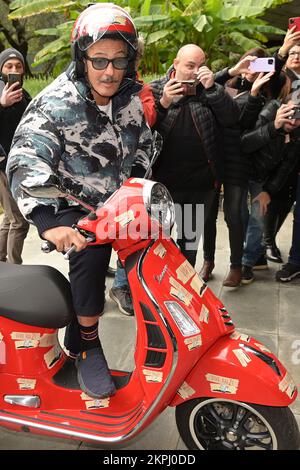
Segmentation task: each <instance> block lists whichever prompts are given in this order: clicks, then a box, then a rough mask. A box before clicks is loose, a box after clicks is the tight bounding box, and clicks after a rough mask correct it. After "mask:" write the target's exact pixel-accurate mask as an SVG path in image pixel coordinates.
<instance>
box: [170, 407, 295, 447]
mask: <svg viewBox="0 0 300 470" xmlns="http://www.w3.org/2000/svg"><path fill="white" fill-rule="evenodd" d="M176 422H177V427H178V430H179V434H180V436H181V438H182V440H183V441H184V443H185V445H186V446H187V447H188V449H190V450H197V449H200V450H277V449H281V450H296V449H298V447H299V444H300V436H299V429H298V425H297V422H296V420H295V417H294V415H293V413H292V412H291V410H290V409H289V408H287V407H272V406H263V405H256V404H252V403H243V402H238V401H234V400H226V399H221V398H199V399H195V400H190V401H187V402H185V403H183V404H181V405H179V406H178V407H177V408H176Z"/></svg>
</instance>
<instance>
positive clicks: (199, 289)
mask: <svg viewBox="0 0 300 470" xmlns="http://www.w3.org/2000/svg"><path fill="white" fill-rule="evenodd" d="M206 287H207V286H206V284H205V282H204V281H202V279H201V278H200V277H199V276H198V274H196V275H195V276H194V277H193V279H192V280H191V288H192V289H193V290H194V291H195V292H196V293H197V294H198V295H200V297H202V295H203V294H204V291H205V289H206Z"/></svg>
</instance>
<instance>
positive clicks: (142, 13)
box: [9, 0, 291, 74]
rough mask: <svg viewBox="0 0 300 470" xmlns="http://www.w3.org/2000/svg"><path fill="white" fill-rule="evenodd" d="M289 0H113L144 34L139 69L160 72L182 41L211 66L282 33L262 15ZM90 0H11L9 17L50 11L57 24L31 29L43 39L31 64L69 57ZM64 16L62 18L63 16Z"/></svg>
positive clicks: (58, 64)
mask: <svg viewBox="0 0 300 470" xmlns="http://www.w3.org/2000/svg"><path fill="white" fill-rule="evenodd" d="M290 1H291V0H243V1H240V0H167V1H162V0H128V1H125V0H123V1H122V0H120V1H118V0H116V1H115V3H117V4H119V5H121V6H123V7H125V8H126V9H128V10H129V11H130V13H131V15H132V16H133V17H134V20H135V24H136V25H137V27H138V29H139V32H140V33H141V34H142V35H143V36H144V38H145V40H146V49H145V55H144V57H143V60H142V62H141V69H142V70H141V71H142V73H154V74H155V73H156V74H157V73H163V72H164V71H165V70H166V69H167V67H168V66H169V65H170V63H171V61H172V59H173V57H174V55H175V53H176V51H177V50H178V49H179V47H180V46H181V45H182V44H185V43H196V44H199V45H200V46H201V47H202V48H203V49H204V50H205V52H206V53H207V56H208V62H209V64H210V65H211V66H212V68H213V69H219V68H221V67H223V66H225V65H227V64H229V63H231V62H232V61H235V60H236V58H237V56H239V55H240V54H242V53H243V52H245V51H246V50H247V49H250V48H252V47H255V46H261V45H263V46H264V45H266V43H267V42H268V35H270V34H272V35H274V34H275V35H283V34H284V33H285V32H284V31H282V30H280V29H278V28H275V27H273V26H271V25H269V24H267V22H266V21H264V20H262V19H261V18H260V17H261V16H262V15H263V14H264V13H265V12H266V11H267V10H268V9H270V8H273V7H275V6H278V5H280V4H284V3H289V2H290ZM89 3H90V0H13V1H12V2H11V3H10V8H11V13H10V16H9V18H10V19H11V20H18V19H20V18H23V19H24V18H27V17H31V16H33V15H45V14H46V13H49V12H51V13H52V14H53V15H57V19H58V22H57V26H55V27H51V28H43V29H38V30H37V31H35V33H36V34H37V35H40V36H44V37H45V39H47V43H46V45H45V46H44V47H43V48H42V49H41V50H40V51H39V52H37V54H36V55H35V62H34V65H40V64H44V63H48V62H49V61H52V62H55V70H54V74H57V73H59V72H60V71H61V69H62V68H64V67H65V65H66V63H68V62H69V60H70V45H69V40H70V32H71V28H72V24H73V22H74V20H75V19H76V17H77V16H78V14H79V13H80V11H82V10H83V8H85V7H86V6H87V4H89ZM62 18H63V21H62V20H61V19H62Z"/></svg>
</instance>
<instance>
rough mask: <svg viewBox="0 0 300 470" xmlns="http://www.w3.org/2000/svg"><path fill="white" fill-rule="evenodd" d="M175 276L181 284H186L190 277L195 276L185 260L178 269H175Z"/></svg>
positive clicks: (191, 267)
mask: <svg viewBox="0 0 300 470" xmlns="http://www.w3.org/2000/svg"><path fill="white" fill-rule="evenodd" d="M176 275H177V277H178V279H179V280H180V281H181V282H182V283H183V284H186V283H187V282H188V281H189V280H190V279H191V277H193V276H194V275H195V269H194V268H193V266H192V265H191V264H190V263H189V262H188V260H185V261H184V262H183V263H182V264H181V265H180V266H179V268H177V269H176Z"/></svg>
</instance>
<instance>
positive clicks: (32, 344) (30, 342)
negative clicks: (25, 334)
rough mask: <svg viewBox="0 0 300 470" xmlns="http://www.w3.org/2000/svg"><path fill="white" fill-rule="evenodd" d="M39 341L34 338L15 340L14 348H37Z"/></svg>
mask: <svg viewBox="0 0 300 470" xmlns="http://www.w3.org/2000/svg"><path fill="white" fill-rule="evenodd" d="M38 345H39V341H38V340H36V339H25V340H24V341H15V348H16V349H32V348H37V347H38Z"/></svg>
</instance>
